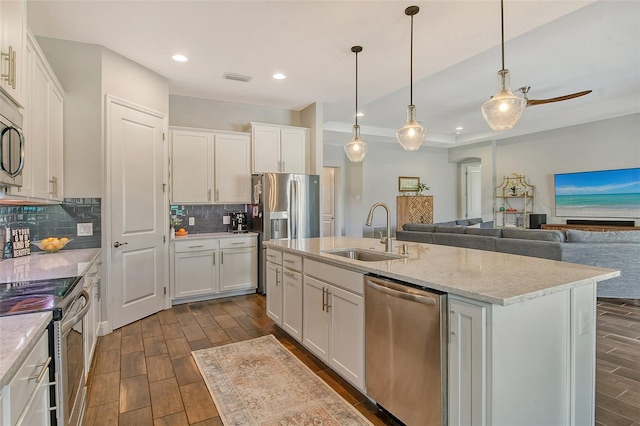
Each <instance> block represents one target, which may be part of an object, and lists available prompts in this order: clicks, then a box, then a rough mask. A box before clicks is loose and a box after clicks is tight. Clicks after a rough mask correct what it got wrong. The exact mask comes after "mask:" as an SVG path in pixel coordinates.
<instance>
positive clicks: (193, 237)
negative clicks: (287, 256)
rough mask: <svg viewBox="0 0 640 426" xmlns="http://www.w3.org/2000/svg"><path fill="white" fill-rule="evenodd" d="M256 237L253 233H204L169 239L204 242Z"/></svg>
mask: <svg viewBox="0 0 640 426" xmlns="http://www.w3.org/2000/svg"><path fill="white" fill-rule="evenodd" d="M257 235H258V234H257V233H255V232H243V233H233V232H211V233H205V234H187V235H185V236H184V237H175V238H171V241H181V240H204V239H208V238H234V237H256V236H257Z"/></svg>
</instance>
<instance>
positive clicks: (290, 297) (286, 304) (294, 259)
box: [282, 253, 303, 342]
mask: <svg viewBox="0 0 640 426" xmlns="http://www.w3.org/2000/svg"><path fill="white" fill-rule="evenodd" d="M302 287H303V286H302V257H300V256H296V255H293V254H291V253H283V254H282V328H283V329H284V331H286V332H287V333H289V334H290V335H291V336H292V337H294V338H295V339H296V340H297V341H299V342H302Z"/></svg>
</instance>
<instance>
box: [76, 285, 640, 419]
mask: <svg viewBox="0 0 640 426" xmlns="http://www.w3.org/2000/svg"><path fill="white" fill-rule="evenodd" d="M264 305H265V299H264V296H261V295H249V296H238V297H233V298H228V299H218V300H211V301H206V302H198V303H190V304H185V305H177V306H174V307H173V308H172V309H169V310H167V311H163V312H159V313H157V314H155V315H152V316H150V317H147V318H145V319H143V320H140V321H138V322H136V323H133V324H130V325H128V326H126V327H123V328H121V329H119V330H116V331H114V332H113V333H111V334H109V335H107V336H103V337H100V338H99V341H98V348H97V349H96V355H95V357H94V361H93V362H94V365H93V368H92V369H91V372H90V377H89V393H88V398H87V411H86V414H85V421H84V425H101V426H102V425H136V426H144V425H190V424H191V425H202V426H204V425H221V424H222V422H221V421H220V417H219V416H218V412H217V411H216V408H215V406H214V404H213V402H212V400H211V398H210V397H209V392H208V390H207V388H206V386H205V384H204V381H203V380H202V377H201V376H200V373H199V371H198V369H197V367H196V366H195V363H194V362H193V359H192V358H191V351H192V350H196V349H202V348H207V347H213V346H219V345H224V344H227V343H231V342H237V341H242V340H246V339H250V338H253V337H257V336H262V335H265V334H269V333H272V334H274V335H275V336H276V337H277V338H278V340H279V341H280V342H281V343H282V344H283V345H284V346H286V347H287V348H288V349H289V350H291V352H292V353H293V354H295V355H296V356H297V357H298V358H299V359H301V360H302V361H303V362H304V363H305V364H306V365H307V366H309V368H311V370H313V371H314V372H316V374H317V375H318V376H319V377H321V378H322V379H323V380H325V381H326V382H327V383H329V385H330V386H331V387H332V388H333V389H335V390H336V391H337V392H338V393H339V394H340V395H342V396H343V397H344V398H345V399H346V400H347V401H348V402H349V403H351V404H353V405H354V406H355V407H356V408H357V409H358V410H360V411H361V412H362V413H364V414H365V416H367V418H369V420H371V422H372V423H374V424H375V425H396V423H395V422H394V421H393V420H392V419H391V418H389V417H387V416H385V415H384V414H383V413H381V412H379V411H378V409H377V408H376V407H375V406H374V405H373V404H371V403H370V402H369V401H368V400H367V399H366V398H365V397H364V396H363V395H362V394H361V393H360V392H358V391H357V390H356V389H355V388H353V387H352V386H350V385H349V384H348V383H346V382H345V381H344V380H343V379H342V378H341V377H339V376H338V375H336V374H335V373H333V372H332V371H331V370H330V369H328V368H327V366H326V365H324V364H323V363H322V362H321V361H320V360H318V359H317V358H316V357H315V356H313V355H312V354H311V353H309V352H308V351H307V350H306V349H304V348H303V347H301V346H300V345H299V344H298V343H297V342H295V341H294V340H293V339H291V338H290V337H288V336H287V335H286V334H284V333H283V332H282V331H280V330H279V329H278V328H277V327H276V326H274V325H273V322H272V321H271V320H270V319H269V318H268V317H267V316H266V315H265V307H264ZM597 313H598V316H597V319H596V333H597V334H596V347H597V367H596V374H597V378H596V425H599V426H640V300H622V299H599V301H598V309H597Z"/></svg>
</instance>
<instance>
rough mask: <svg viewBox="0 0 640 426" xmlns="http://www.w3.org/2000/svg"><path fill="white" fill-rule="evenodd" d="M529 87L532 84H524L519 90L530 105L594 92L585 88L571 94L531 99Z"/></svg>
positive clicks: (563, 99)
mask: <svg viewBox="0 0 640 426" xmlns="http://www.w3.org/2000/svg"><path fill="white" fill-rule="evenodd" d="M529 89H531V87H530V86H522V87H521V88H519V89H518V90H520V92H521V93H522V95H523V96H524V98H525V99H526V101H527V106H528V107H530V106H534V105H542V104H550V103H552V102H560V101H566V100H569V99H573V98H579V97H580V96H584V95H588V94H589V93H591V92H592V90H585V91H583V92H576V93H571V94H569V95H564V96H558V97H556V98H549V99H529V98H527V93H529Z"/></svg>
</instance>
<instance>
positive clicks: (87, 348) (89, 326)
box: [82, 278, 97, 381]
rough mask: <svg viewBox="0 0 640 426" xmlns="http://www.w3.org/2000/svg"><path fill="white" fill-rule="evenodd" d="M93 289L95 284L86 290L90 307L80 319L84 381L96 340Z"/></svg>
mask: <svg viewBox="0 0 640 426" xmlns="http://www.w3.org/2000/svg"><path fill="white" fill-rule="evenodd" d="M85 279H87V278H85ZM95 287H96V286H95V284H92V285H91V286H90V287H88V288H87V289H86V290H87V293H89V300H90V305H89V311H87V314H86V315H85V316H84V318H83V319H82V321H83V326H82V330H83V332H84V333H83V336H82V340H83V341H84V374H85V381H86V380H87V379H88V377H89V369H90V368H91V358H92V356H93V342H94V340H95V338H96V334H95V333H96V327H95V310H96V304H97V301H96V300H95V298H94V295H95Z"/></svg>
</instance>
